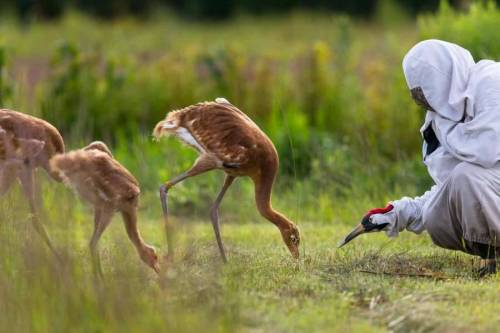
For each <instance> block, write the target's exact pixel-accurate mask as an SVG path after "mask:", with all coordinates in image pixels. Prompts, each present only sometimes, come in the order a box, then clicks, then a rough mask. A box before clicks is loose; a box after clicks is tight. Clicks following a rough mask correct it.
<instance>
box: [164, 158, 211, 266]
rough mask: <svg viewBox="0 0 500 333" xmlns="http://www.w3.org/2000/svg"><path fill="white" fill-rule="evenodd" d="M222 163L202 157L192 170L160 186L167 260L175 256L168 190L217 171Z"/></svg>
mask: <svg viewBox="0 0 500 333" xmlns="http://www.w3.org/2000/svg"><path fill="white" fill-rule="evenodd" d="M219 164H220V162H219V161H218V160H217V159H215V158H214V157H213V156H211V155H206V154H204V155H200V157H198V159H197V160H196V161H195V163H194V164H193V166H192V167H191V169H189V170H188V171H186V172H183V173H182V174H180V175H179V176H177V177H174V178H172V179H171V180H169V181H167V182H166V183H165V184H163V185H162V186H160V201H161V207H162V210H163V221H164V224H165V232H166V233H167V246H168V254H167V258H168V259H172V258H173V255H174V242H175V240H174V235H173V232H172V231H173V228H172V225H171V224H170V221H169V219H168V190H169V189H171V188H172V187H173V186H174V185H175V184H178V183H180V182H182V181H183V180H185V179H187V178H189V177H193V176H196V175H199V174H201V173H204V172H207V171H210V170H213V169H216V168H217V167H218V166H219Z"/></svg>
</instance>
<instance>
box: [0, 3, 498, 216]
mask: <svg viewBox="0 0 500 333" xmlns="http://www.w3.org/2000/svg"><path fill="white" fill-rule="evenodd" d="M1 8H2V12H1V15H0V20H1V21H0V71H1V80H0V105H2V106H3V107H9V108H13V109H16V110H20V111H23V112H27V113H31V114H35V115H38V116H40V117H42V118H44V119H46V120H48V121H49V122H51V123H53V124H54V125H55V126H56V127H58V128H59V129H60V130H61V132H62V133H63V135H64V137H65V140H66V142H67V144H68V146H69V147H70V148H77V147H80V146H82V145H84V144H86V143H88V142H89V141H91V140H97V139H99V140H103V141H105V142H107V143H109V144H110V145H112V146H113V149H114V151H115V154H116V156H117V158H118V159H119V160H120V161H121V162H122V163H123V164H125V165H126V166H127V167H128V168H129V169H130V170H131V171H132V172H133V173H134V174H135V175H136V177H137V178H138V179H139V181H140V182H141V184H142V188H143V192H144V193H145V194H144V199H143V205H142V207H143V208H142V209H143V210H144V211H146V212H148V211H150V210H151V209H153V208H151V207H155V208H154V212H153V213H152V214H156V208H157V207H156V206H157V202H156V200H157V199H156V191H157V188H158V186H159V184H161V183H162V182H164V181H166V180H167V179H169V178H170V177H172V176H175V175H176V174H178V173H180V172H182V171H184V170H186V169H187V168H188V167H189V166H190V165H191V163H192V162H193V160H194V158H195V153H194V152H193V151H191V150H190V149H189V148H187V147H183V146H182V145H181V144H179V143H178V142H177V141H175V140H166V141H165V142H162V143H160V144H158V143H155V142H152V140H151V135H150V132H151V130H152V128H153V126H154V124H155V123H156V122H157V121H159V120H160V119H162V118H163V117H164V116H165V115H166V113H167V112H168V111H169V110H172V109H175V108H181V107H184V106H187V105H189V104H193V103H196V102H199V101H204V100H213V99H215V98H216V97H219V96H224V97H226V98H227V99H229V100H230V101H231V102H232V103H234V104H235V105H237V106H239V107H240V108H241V109H242V110H243V111H244V112H246V113H247V114H248V115H249V116H250V117H252V118H253V119H254V120H255V121H256V122H257V123H258V124H259V126H261V127H262V128H263V129H264V131H265V132H266V133H268V135H269V136H270V137H271V139H272V140H273V141H274V143H275V145H276V147H277V149H278V151H279V155H280V159H281V172H280V177H279V181H278V185H277V189H276V192H275V194H276V195H275V199H276V202H277V205H278V207H279V208H281V209H286V210H287V211H289V212H290V214H291V215H292V218H293V219H295V220H311V221H315V222H326V223H330V222H335V221H337V222H339V221H350V220H352V219H353V217H354V216H358V215H361V214H362V212H363V211H364V210H366V209H367V208H369V207H370V206H372V205H383V204H384V203H385V201H387V200H390V199H395V198H398V197H399V196H401V195H416V194H419V193H421V192H423V191H424V190H426V189H427V188H428V187H429V186H430V184H431V183H430V178H429V177H428V176H427V173H426V170H425V168H424V166H423V164H422V163H421V148H420V147H421V138H420V134H419V131H418V130H419V127H420V124H421V123H422V119H423V111H421V110H419V108H418V107H417V106H416V105H414V103H413V102H412V100H411V99H410V97H409V93H408V89H407V87H406V84H405V81H404V77H403V74H402V70H401V60H402V57H403V55H404V54H405V52H407V50H408V49H409V48H410V47H411V46H412V45H413V44H415V43H416V42H418V41H419V40H422V39H426V38H441V39H445V40H448V41H452V42H457V43H459V44H461V45H463V46H464V47H466V48H468V49H469V50H471V52H472V53H473V55H474V56H475V57H476V59H480V58H492V59H498V57H499V56H500V35H499V34H498V31H499V27H500V24H499V22H500V12H499V10H498V8H497V7H496V4H495V2H493V1H489V2H472V1H453V2H451V3H449V2H446V1H442V2H441V3H439V2H438V1H433V0H432V1H390V0H379V1H352V2H347V1H323V0H317V1H300V0H297V1H294V0H276V1H266V2H254V1H246V0H240V1H227V0H220V1H202V0H189V1H153V0H151V1H139V0H128V1H79V0H75V1H63V0H43V1H35V0H11V1H3V2H2V7H1ZM221 177H222V176H221V175H220V174H218V173H212V174H210V175H206V176H201V177H198V179H193V180H189V181H187V182H185V184H182V185H180V186H179V187H178V189H176V191H175V195H174V196H173V200H174V205H175V206H176V209H175V210H174V212H175V214H179V215H182V216H195V215H199V216H203V217H205V216H206V211H207V209H208V207H209V205H210V204H211V202H212V200H213V197H214V194H215V193H216V192H217V189H218V187H219V186H220V183H221V179H222V178H221ZM233 191H234V194H233V197H236V198H238V199H235V200H232V199H231V198H228V199H227V203H226V204H225V205H226V209H227V212H228V214H232V215H231V216H234V217H235V219H233V220H235V221H240V220H254V219H255V218H257V215H256V213H255V210H254V204H253V198H252V196H253V192H252V189H251V184H250V183H249V182H239V184H238V186H236V188H235V189H233ZM278 193H279V194H278ZM241 198H243V200H240V199H241ZM353 198H356V199H357V200H352V199H353ZM348 223H352V222H348Z"/></svg>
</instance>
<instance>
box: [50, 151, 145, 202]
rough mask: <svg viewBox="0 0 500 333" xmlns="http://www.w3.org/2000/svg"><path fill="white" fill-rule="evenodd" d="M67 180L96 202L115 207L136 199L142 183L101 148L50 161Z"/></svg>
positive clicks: (72, 153) (56, 170) (84, 195)
mask: <svg viewBox="0 0 500 333" xmlns="http://www.w3.org/2000/svg"><path fill="white" fill-rule="evenodd" d="M50 164H51V167H52V169H53V170H54V171H55V172H58V173H59V174H60V175H61V177H62V178H63V179H64V180H65V182H66V183H68V184H69V185H71V186H72V187H74V188H75V189H76V190H77V192H78V193H79V194H80V195H81V196H82V197H83V198H84V199H86V200H87V201H90V202H91V203H92V204H97V203H100V202H106V204H107V205H111V206H112V207H113V208H115V209H121V208H122V207H123V206H126V205H130V203H131V202H136V201H137V200H138V196H139V194H140V188H139V183H138V182H137V180H136V179H135V178H134V176H132V174H131V173H130V172H129V171H128V170H127V169H126V168H125V167H123V166H122V165H121V164H120V163H119V162H118V161H116V160H115V159H113V158H112V157H111V156H110V155H108V154H107V153H105V152H103V151H101V150H98V149H90V150H86V149H81V150H76V151H71V152H69V153H66V154H60V155H56V156H54V157H53V158H52V160H51V161H50Z"/></svg>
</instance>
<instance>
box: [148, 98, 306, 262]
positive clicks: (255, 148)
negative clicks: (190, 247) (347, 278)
mask: <svg viewBox="0 0 500 333" xmlns="http://www.w3.org/2000/svg"><path fill="white" fill-rule="evenodd" d="M169 134H172V135H174V136H176V137H177V138H179V139H180V140H181V141H183V142H184V143H186V144H187V145H189V146H191V147H192V148H194V149H195V150H197V151H198V153H199V157H198V158H197V159H196V161H195V163H194V165H193V166H192V167H191V168H190V169H189V170H188V171H186V172H184V173H182V174H181V175H179V176H177V177H175V178H173V179H171V180H170V181H168V182H166V183H165V184H164V185H162V186H161V187H160V198H161V202H162V207H163V213H164V217H165V227H166V229H167V230H166V231H167V241H168V254H169V257H171V256H172V255H173V249H174V248H173V245H172V235H171V231H170V230H169V228H170V226H169V222H168V218H167V214H168V206H167V199H168V198H167V192H168V190H169V189H170V188H171V187H172V186H174V185H175V184H177V183H179V182H181V181H183V180H184V179H186V178H189V177H193V176H196V175H199V174H201V173H204V172H206V171H210V170H214V169H219V170H223V171H224V172H225V173H226V178H225V180H224V184H223V186H222V189H221V190H220V192H219V194H218V195H217V198H216V200H215V202H214V204H213V206H212V209H211V212H210V217H211V220H212V225H213V228H214V232H215V237H216V240H217V245H218V246H219V250H220V254H221V257H222V260H223V261H224V262H226V261H227V259H226V254H225V251H224V246H223V243H222V239H221V235H220V230H219V205H220V203H221V201H222V198H223V197H224V194H225V193H226V191H227V189H228V188H229V186H230V185H231V184H232V183H233V181H234V179H235V178H236V177H239V176H248V177H250V178H251V179H252V180H253V182H254V185H255V201H256V203H257V208H258V210H259V212H260V214H261V215H262V216H263V217H264V218H266V219H267V220H269V221H270V222H272V223H273V224H275V225H276V226H277V227H278V228H279V230H280V232H281V235H282V237H283V241H284V242H285V244H286V246H287V247H288V249H289V251H290V252H291V254H292V255H293V256H294V257H296V258H298V257H299V243H300V233H299V229H298V228H297V226H296V225H295V224H294V223H293V222H291V221H290V220H288V219H287V218H286V217H285V216H283V215H282V214H280V213H279V212H277V211H275V210H274V209H273V208H272V206H271V190H272V187H273V183H274V179H275V178H276V174H277V172H278V163H279V161H278V154H277V152H276V149H275V148H274V145H273V143H272V142H271V140H270V139H269V138H268V137H267V136H266V134H264V132H262V130H261V129H260V128H259V127H258V126H257V125H256V124H255V123H254V122H253V121H252V120H251V119H250V118H249V117H248V116H247V115H245V114H244V113H243V112H242V111H240V110H239V109H238V108H237V107H235V106H234V105H232V104H231V103H229V102H228V101H227V100H226V99H224V98H217V99H216V100H215V102H204V103H199V104H195V105H191V106H188V107H186V108H184V109H180V110H176V111H172V112H170V113H168V114H167V117H166V118H165V120H162V121H160V122H159V123H158V124H157V125H156V126H155V129H154V132H153V135H154V137H155V138H156V139H159V138H161V137H162V136H164V135H169Z"/></svg>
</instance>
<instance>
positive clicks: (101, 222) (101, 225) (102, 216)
mask: <svg viewBox="0 0 500 333" xmlns="http://www.w3.org/2000/svg"><path fill="white" fill-rule="evenodd" d="M112 217H113V210H112V209H111V208H105V207H97V206H96V207H95V209H94V233H93V234H92V238H91V239H90V243H89V248H90V254H91V256H92V266H93V270H94V274H96V273H97V274H98V275H99V277H100V278H102V277H103V273H102V267H101V258H100V256H99V251H98V249H97V243H98V242H99V239H100V238H101V236H102V233H103V232H104V230H106V227H107V226H108V225H109V223H110V222H111V218H112Z"/></svg>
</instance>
